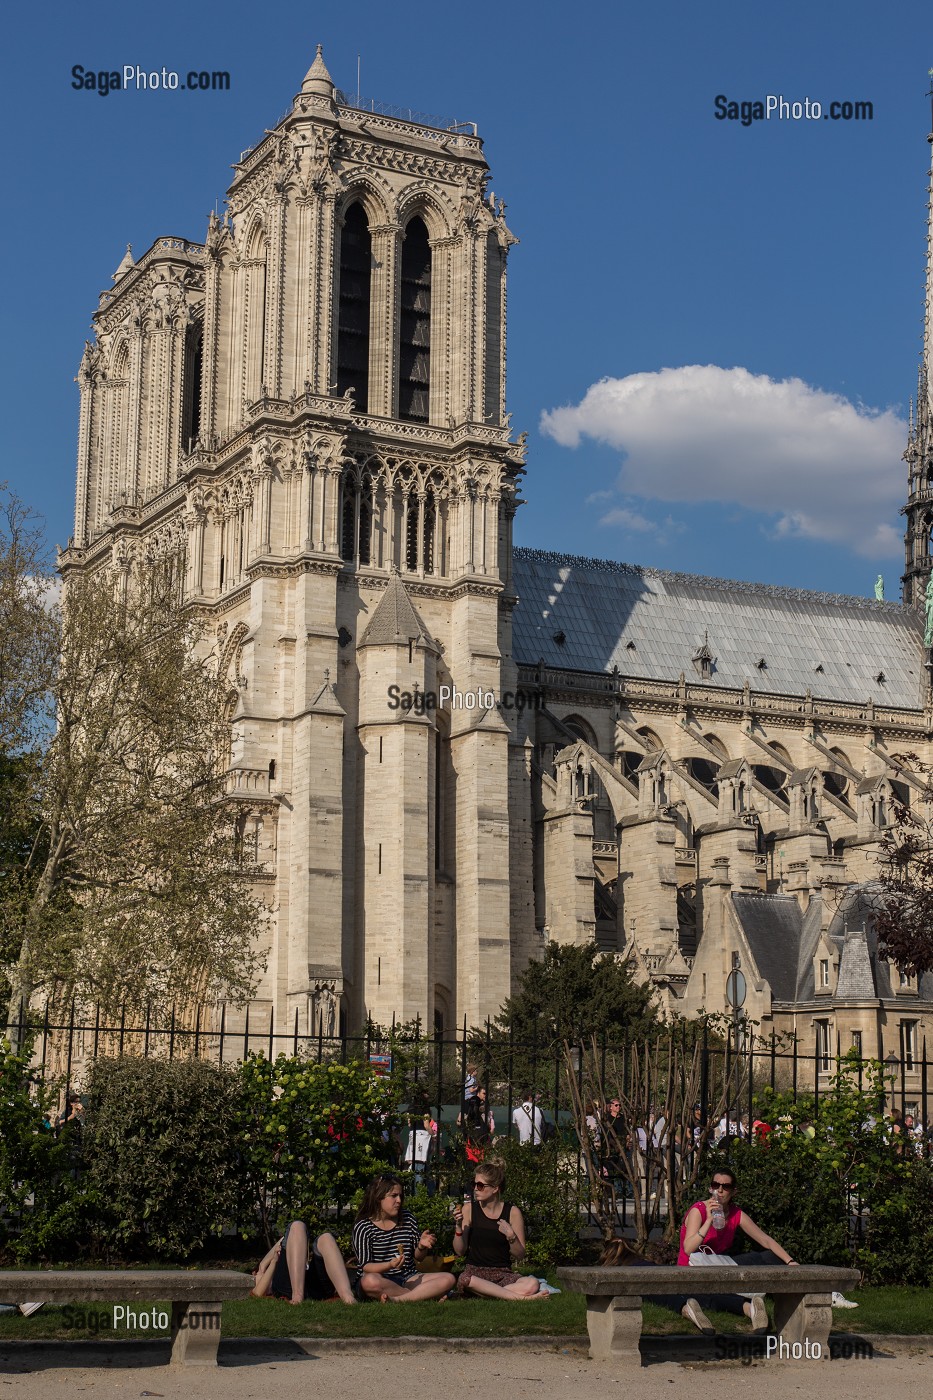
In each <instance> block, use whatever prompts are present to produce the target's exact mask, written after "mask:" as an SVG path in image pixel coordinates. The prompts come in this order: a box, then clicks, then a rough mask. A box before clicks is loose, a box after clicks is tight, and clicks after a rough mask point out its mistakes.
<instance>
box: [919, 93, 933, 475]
mask: <svg viewBox="0 0 933 1400" xmlns="http://www.w3.org/2000/svg"><path fill="white" fill-rule="evenodd" d="M927 96H928V97H929V98H930V111H931V118H930V127H931V129H930V134H929V136H928V137H927V140H928V141H929V143H930V183H929V192H928V197H927V211H928V212H927V260H926V261H927V266H926V299H925V305H924V315H923V360H922V363H921V366H920V391H919V392H918V395H917V437H918V440H919V444H920V449H921V451H922V452H929V451H930V450H931V449H933V68H931V69H930V90H929V92H928V94H927Z"/></svg>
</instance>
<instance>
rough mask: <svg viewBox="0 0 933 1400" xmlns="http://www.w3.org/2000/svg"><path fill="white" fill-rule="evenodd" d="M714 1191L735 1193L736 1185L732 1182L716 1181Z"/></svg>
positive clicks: (713, 1186)
mask: <svg viewBox="0 0 933 1400" xmlns="http://www.w3.org/2000/svg"><path fill="white" fill-rule="evenodd" d="M712 1188H713V1190H714V1191H734V1190H735V1183H734V1182H732V1181H714V1182H713V1183H712Z"/></svg>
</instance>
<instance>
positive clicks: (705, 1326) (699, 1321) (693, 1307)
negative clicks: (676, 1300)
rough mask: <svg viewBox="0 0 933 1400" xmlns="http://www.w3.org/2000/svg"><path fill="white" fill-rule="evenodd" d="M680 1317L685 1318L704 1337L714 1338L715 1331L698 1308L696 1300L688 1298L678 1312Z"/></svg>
mask: <svg viewBox="0 0 933 1400" xmlns="http://www.w3.org/2000/svg"><path fill="white" fill-rule="evenodd" d="M680 1315H681V1317H685V1318H686V1319H687V1321H688V1322H692V1323H693V1325H694V1327H697V1328H699V1330H700V1331H701V1332H702V1333H703V1336H704V1337H714V1336H715V1335H716V1329H715V1327H714V1326H713V1324H712V1323H711V1322H710V1320H709V1318H708V1317H707V1316H706V1313H705V1312H704V1311H703V1309H702V1308H701V1307H700V1305H699V1303H698V1302H697V1300H696V1298H688V1299H687V1301H686V1303H684V1305H683V1307H682V1308H681V1310H680Z"/></svg>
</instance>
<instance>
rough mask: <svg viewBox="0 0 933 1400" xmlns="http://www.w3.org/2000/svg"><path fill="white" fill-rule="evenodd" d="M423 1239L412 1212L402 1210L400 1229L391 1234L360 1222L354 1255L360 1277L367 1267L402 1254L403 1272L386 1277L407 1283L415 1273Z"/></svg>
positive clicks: (388, 1274)
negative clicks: (403, 1258) (419, 1245)
mask: <svg viewBox="0 0 933 1400" xmlns="http://www.w3.org/2000/svg"><path fill="white" fill-rule="evenodd" d="M420 1239H421V1231H420V1230H419V1229H418V1225H417V1223H416V1221H415V1217H414V1216H413V1215H412V1213H411V1211H410V1210H403V1211H402V1213H401V1215H400V1217H399V1222H398V1224H397V1225H393V1227H392V1229H391V1230H381V1229H380V1228H379V1226H378V1225H374V1224H373V1222H372V1221H371V1220H358V1221H357V1222H356V1224H355V1226H354V1227H353V1253H354V1254H355V1255H356V1262H357V1265H358V1268H357V1277H359V1275H360V1274H362V1272H363V1265H364V1264H385V1263H387V1262H388V1261H389V1260H390V1259H394V1258H396V1256H397V1255H398V1254H399V1253H400V1252H401V1253H403V1254H404V1256H405V1262H404V1263H403V1265H402V1267H401V1268H400V1269H393V1270H392V1272H391V1273H387V1274H383V1276H382V1277H383V1278H389V1279H391V1280H392V1281H393V1283H404V1281H405V1280H406V1279H409V1278H411V1276H412V1274H414V1273H415V1272H416V1269H415V1250H416V1249H417V1247H418V1241H419V1240H420Z"/></svg>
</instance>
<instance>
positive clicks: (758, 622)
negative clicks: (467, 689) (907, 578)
mask: <svg viewBox="0 0 933 1400" xmlns="http://www.w3.org/2000/svg"><path fill="white" fill-rule="evenodd" d="M513 577H514V581H515V587H516V591H517V593H518V596H519V604H518V607H517V608H516V610H515V613H514V621H513V651H514V655H515V659H516V660H517V661H520V662H523V663H526V664H529V665H534V664H535V663H536V662H537V661H539V660H541V661H543V662H544V664H545V665H547V666H555V667H560V668H563V669H566V670H580V671H592V672H605V671H611V670H612V668H613V666H617V667H618V669H619V671H620V672H621V673H622V675H623V676H628V677H631V678H633V679H636V678H639V677H641V678H645V679H649V678H650V679H654V680H676V679H677V678H678V676H679V675H680V673H681V671H683V672H684V673H685V675H686V676H687V679H688V680H689V681H690V682H691V683H694V684H699V683H701V682H700V677H699V676H698V675H697V672H696V668H695V667H694V665H693V658H694V656H695V655H696V654H697V648H698V647H699V646H700V645H701V644H702V643H703V639H704V634H705V633H706V632H707V631H708V632H709V647H710V650H711V652H712V654H713V656H714V658H715V661H714V665H713V671H712V676H711V678H710V681H709V682H708V683H709V684H711V685H721V686H726V687H734V688H736V689H741V688H742V686H743V685H744V684H745V682H746V681H748V683H749V685H750V686H751V687H752V689H753V690H756V691H765V692H768V693H771V694H776V695H803V694H804V693H805V692H806V691H807V690H810V691H811V693H812V694H813V696H814V697H816V698H819V699H835V700H848V701H852V702H855V703H858V704H864V703H865V701H866V700H868V699H873V700H874V701H875V702H876V703H878V704H883V705H886V706H887V705H892V706H895V707H901V708H904V709H919V708H922V700H921V693H922V682H923V677H924V673H923V662H922V647H923V620H922V618H921V615H920V614H919V612H912V611H910V610H908V609H906V608H903V607H902V606H901V605H900V604H899V603H880V602H876V601H875V600H874V599H869V598H853V597H847V596H845V595H843V594H835V593H811V592H807V591H805V590H803V589H797V588H778V587H775V586H774V585H772V584H764V583H742V582H739V581H736V580H730V579H716V578H703V577H701V576H699V575H694V574H678V573H670V572H668V571H667V570H663V569H649V568H642V567H640V566H638V565H634V564H617V563H613V562H612V561H611V560H607V559H584V558H579V557H576V556H574V555H567V554H555V553H551V552H549V551H546V550H537V549H522V548H517V549H515V551H514V555H513ZM561 633H563V635H564V638H565V640H564V642H563V644H561V643H559V642H557V641H555V640H554V638H555V634H556V635H559V634H561ZM630 643H631V644H633V645H630ZM762 658H763V659H764V661H765V667H764V668H763V669H759V667H758V665H757V664H756V663H757V662H758V661H759V660H761V659H762ZM818 667H819V668H821V669H817V668H818ZM882 671H883V673H884V676H885V680H884V681H878V680H876V679H875V678H876V676H877V675H878V674H879V672H882Z"/></svg>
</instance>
